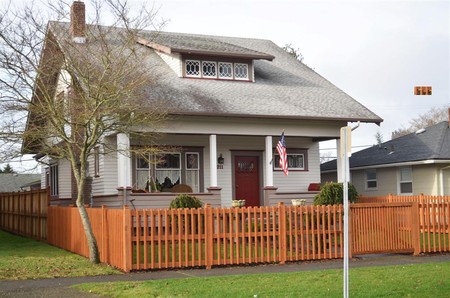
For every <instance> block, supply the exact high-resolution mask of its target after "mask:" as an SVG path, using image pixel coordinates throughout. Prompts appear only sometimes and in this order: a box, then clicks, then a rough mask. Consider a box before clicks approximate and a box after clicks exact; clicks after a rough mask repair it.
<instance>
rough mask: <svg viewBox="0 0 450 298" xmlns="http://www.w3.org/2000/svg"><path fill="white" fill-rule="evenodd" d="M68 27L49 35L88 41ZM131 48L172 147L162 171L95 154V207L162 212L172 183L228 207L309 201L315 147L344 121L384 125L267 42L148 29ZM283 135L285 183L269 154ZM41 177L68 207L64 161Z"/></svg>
mask: <svg viewBox="0 0 450 298" xmlns="http://www.w3.org/2000/svg"><path fill="white" fill-rule="evenodd" d="M84 10H85V8H84V4H83V3H82V2H79V1H75V2H74V3H73V6H72V14H74V15H75V17H78V16H82V17H83V18H82V19H81V20H79V21H77V22H76V23H82V22H84V13H85V11H84ZM74 26H75V25H74V24H73V23H72V24H69V23H63V22H50V23H49V26H48V34H51V33H54V32H57V33H58V34H56V33H55V34H53V35H54V36H58V35H60V34H61V32H63V33H64V34H67V35H70V34H72V35H73V39H74V40H77V41H78V42H80V41H82V42H87V43H89V38H87V39H86V37H85V31H84V30H85V29H83V28H82V29H81V30H76V28H75V29H74V28H73V27H74ZM86 27H87V28H89V25H87V26H86ZM118 30H119V29H118ZM136 42H137V44H138V45H140V46H141V47H142V50H145V51H147V54H148V55H147V56H146V58H145V59H150V60H152V63H153V64H154V65H155V64H156V65H158V67H153V68H152V69H149V72H150V71H153V72H158V73H157V75H158V77H159V78H160V85H159V86H158V88H159V90H165V91H166V92H161V93H164V101H165V102H166V103H167V106H168V107H172V108H171V109H170V110H169V114H170V121H168V123H167V125H166V126H165V127H162V128H160V132H161V133H163V137H162V138H161V139H160V140H159V142H160V144H161V145H171V146H176V147H177V148H180V149H179V152H176V153H173V152H172V153H170V154H166V156H163V158H162V159H163V160H164V162H163V163H160V164H149V163H147V162H146V160H145V159H142V158H139V157H136V156H128V155H126V154H121V153H114V154H102V153H103V149H102V148H101V147H99V148H97V149H96V150H97V152H96V153H97V154H94V157H93V159H92V160H91V161H90V169H89V175H90V177H91V183H90V189H89V191H88V192H89V193H90V195H89V197H90V199H87V200H86V202H87V203H90V204H92V205H93V206H99V205H101V204H108V205H114V206H122V204H128V205H130V204H132V205H133V206H135V207H137V208H139V207H158V208H161V207H167V206H168V205H169V202H170V200H172V199H173V198H174V196H175V195H174V194H173V193H172V191H174V189H173V186H174V185H177V184H182V185H184V186H185V188H184V190H182V191H185V192H192V193H193V194H194V195H195V196H197V197H199V198H200V199H201V200H202V201H204V202H209V203H211V204H213V206H230V205H231V200H232V199H245V200H246V204H247V205H251V206H258V205H272V204H276V203H277V202H279V201H283V200H285V201H286V202H289V200H288V199H291V198H302V197H308V198H312V194H311V192H309V191H308V187H309V185H310V184H311V183H314V182H319V181H320V167H319V166H320V165H319V164H320V163H319V141H322V140H330V139H336V138H339V128H340V127H342V126H345V125H347V123H348V122H354V121H363V122H371V123H380V122H381V121H382V119H381V118H380V117H378V116H377V115H375V114H374V113H372V112H371V111H370V110H368V109H367V108H365V107H364V106H362V105H361V104H359V103H358V102H357V101H356V100H354V99H353V98H352V97H350V96H349V95H347V94H345V93H344V92H343V91H342V90H340V89H338V88H337V87H336V86H334V85H333V84H331V83H330V82H329V81H327V80H326V79H325V78H323V77H322V76H320V75H319V74H317V73H316V72H314V71H313V70H312V69H311V68H309V67H307V66H306V65H304V64H303V63H301V62H299V61H297V60H296V59H295V58H294V57H292V56H291V55H290V54H288V53H287V52H285V51H284V50H283V49H282V48H280V47H278V46H277V45H275V44H274V43H273V42H271V41H269V40H263V39H254V38H235V37H223V36H205V35H196V34H181V33H169V32H151V31H147V32H143V33H142V34H141V35H140V36H139V38H137V40H136ZM62 51H63V49H62ZM42 59H44V58H42ZM145 62H146V61H143V63H142V67H146V65H147V64H146V63H145ZM62 71H63V70H61V75H62ZM56 84H58V80H56ZM67 87H69V86H64V85H58V86H56V87H55V89H57V90H66V88H67ZM158 88H156V89H158ZM156 89H152V90H149V94H150V95H149V102H151V101H152V100H154V99H155V98H156V99H157V97H158V94H156V93H157V92H156V91H154V90H156ZM152 92H153V93H152ZM283 130H284V132H285V136H286V147H287V154H288V161H289V175H288V176H285V175H284V173H283V171H281V169H280V168H279V167H278V159H279V157H278V156H277V155H276V154H275V152H276V151H275V150H274V148H275V146H276V144H277V142H278V138H279V136H280V134H281V132H282V131H283ZM105 142H109V144H110V145H112V146H115V145H117V146H122V148H123V147H125V148H127V147H133V146H136V145H138V144H142V143H143V142H145V140H136V139H133V138H130V137H129V136H128V135H126V134H115V135H111V136H108V137H107V138H106V140H105ZM42 175H43V177H42V178H43V179H42V181H43V184H42V186H43V187H46V186H50V187H51V193H52V197H53V198H54V199H58V200H59V202H62V201H64V200H66V201H69V202H70V200H71V199H72V179H73V177H72V176H71V168H70V165H69V163H68V162H67V161H65V160H54V161H53V163H52V164H51V165H50V166H44V169H43V172H42ZM150 177H151V178H152V179H154V180H157V181H158V182H159V184H160V185H162V189H161V192H155V193H152V192H147V191H148V190H149V189H148V183H147V181H148V180H149V178H150ZM164 182H166V183H164ZM186 185H187V186H188V187H187V188H186Z"/></svg>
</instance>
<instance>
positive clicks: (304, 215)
mask: <svg viewBox="0 0 450 298" xmlns="http://www.w3.org/2000/svg"><path fill="white" fill-rule="evenodd" d="M37 193H38V192H36V193H33V194H31V193H28V194H26V195H25V194H21V195H16V196H15V197H14V199H13V198H10V197H8V196H5V195H4V194H2V195H0V199H1V204H0V207H1V220H0V224H1V226H0V228H2V229H4V230H8V231H11V232H14V233H22V234H23V235H25V236H27V235H33V234H34V235H36V236H33V237H36V238H39V233H40V235H41V238H40V239H47V241H48V242H49V243H50V244H53V245H55V246H59V247H61V248H64V249H66V250H70V251H73V252H75V253H78V254H80V255H83V256H86V257H87V256H88V254H89V251H88V246H87V241H86V237H85V233H84V229H83V226H82V224H81V220H80V215H79V212H78V209H77V208H76V207H61V206H47V203H46V202H47V201H46V198H47V197H46V195H47V192H44V191H43V192H39V193H40V196H41V198H40V199H36V196H37ZM31 197H33V198H34V199H30V198H31ZM44 199H45V200H44ZM366 199H367V198H363V199H362V201H364V200H366ZM396 199H397V197H395V196H390V197H389V198H378V199H372V198H370V199H367V200H372V201H378V203H358V204H351V205H350V248H351V251H350V253H351V254H352V255H357V254H366V253H379V252H380V253H381V252H413V253H415V254H417V253H420V252H448V251H450V245H449V234H450V229H449V219H450V200H449V199H448V198H444V199H442V198H441V197H439V198H438V197H426V196H421V197H420V196H419V197H418V198H414V197H409V201H408V202H404V200H405V198H403V197H400V198H398V199H397V201H396ZM36 202H38V203H36ZM44 202H45V203H44ZM39 206H40V207H39ZM39 210H40V211H41V212H37V211H39ZM87 212H88V216H89V218H90V220H91V224H92V228H93V231H94V234H95V236H96V239H97V244H98V247H99V252H100V260H101V261H102V262H105V263H109V264H111V265H113V266H115V267H117V268H120V269H122V270H124V271H130V270H145V269H164V268H181V267H198V266H201V267H206V268H211V267H212V266H221V265H234V264H253V263H284V262H287V261H301V260H322V259H334V258H342V256H343V240H344V239H343V209H342V206H341V205H335V206H285V205H284V204H279V205H278V206H263V207H248V208H247V207H244V208H211V207H209V206H207V207H205V208H201V209H148V210H130V209H128V208H123V209H109V208H105V207H102V208H87ZM36 219H39V220H38V221H36ZM43 220H44V221H43ZM44 226H45V227H46V228H47V230H48V232H46V230H45V228H44V230H42V227H44ZM39 227H40V228H39ZM35 231H36V233H35ZM39 231H40V232H39ZM44 236H45V238H43V237H44Z"/></svg>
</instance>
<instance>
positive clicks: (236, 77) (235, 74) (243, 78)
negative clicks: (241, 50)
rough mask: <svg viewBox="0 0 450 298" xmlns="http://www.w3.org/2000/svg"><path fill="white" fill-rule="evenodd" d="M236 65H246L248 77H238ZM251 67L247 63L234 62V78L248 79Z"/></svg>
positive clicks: (239, 79) (238, 79)
mask: <svg viewBox="0 0 450 298" xmlns="http://www.w3.org/2000/svg"><path fill="white" fill-rule="evenodd" d="M236 65H245V66H246V67H247V77H245V78H238V77H236ZM249 69H250V67H249V65H248V64H247V63H234V65H233V76H234V79H235V80H237V81H248V72H249Z"/></svg>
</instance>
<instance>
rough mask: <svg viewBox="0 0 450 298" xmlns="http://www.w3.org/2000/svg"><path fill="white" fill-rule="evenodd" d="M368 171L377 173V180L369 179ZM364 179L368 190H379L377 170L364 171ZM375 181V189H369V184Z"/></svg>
mask: <svg viewBox="0 0 450 298" xmlns="http://www.w3.org/2000/svg"><path fill="white" fill-rule="evenodd" d="M368 171H375V179H368V178H367V172H368ZM364 176H365V177H364V178H365V180H366V190H378V176H377V171H376V170H375V169H370V170H366V171H364ZM372 181H375V183H376V185H377V186H375V187H369V182H372Z"/></svg>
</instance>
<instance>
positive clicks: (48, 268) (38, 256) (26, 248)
mask: <svg viewBox="0 0 450 298" xmlns="http://www.w3.org/2000/svg"><path fill="white" fill-rule="evenodd" d="M117 273H120V271H118V270H115V269H113V268H112V267H110V266H105V265H94V264H91V263H90V262H89V260H88V259H86V258H83V257H81V256H78V255H75V254H72V253H70V252H67V251H65V250H62V249H59V248H56V247H53V246H50V245H47V244H45V243H42V242H38V241H34V240H30V239H27V238H23V237H18V236H15V235H11V234H9V233H6V232H4V231H0V280H6V279H36V278H51V277H65V276H86V275H101V274H117Z"/></svg>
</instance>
